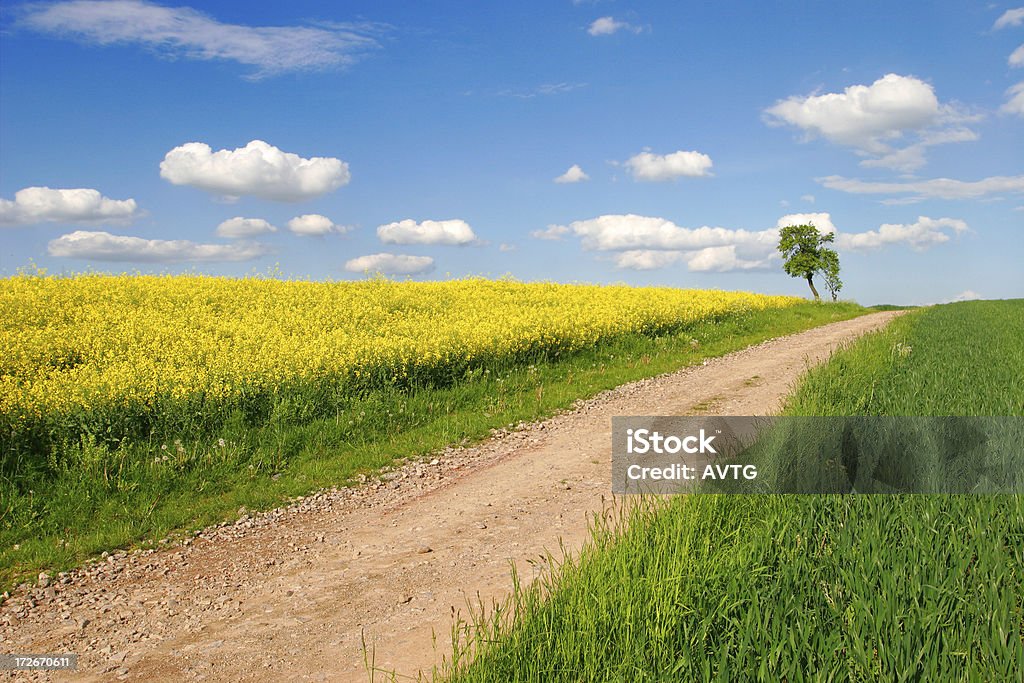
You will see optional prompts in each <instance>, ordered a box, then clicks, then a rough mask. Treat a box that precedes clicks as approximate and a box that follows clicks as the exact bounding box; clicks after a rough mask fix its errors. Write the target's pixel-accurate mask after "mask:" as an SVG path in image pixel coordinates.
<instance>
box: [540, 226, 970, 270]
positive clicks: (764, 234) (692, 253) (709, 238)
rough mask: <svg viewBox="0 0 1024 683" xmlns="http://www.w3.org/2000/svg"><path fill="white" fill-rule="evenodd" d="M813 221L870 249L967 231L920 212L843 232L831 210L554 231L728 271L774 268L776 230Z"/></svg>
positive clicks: (839, 241)
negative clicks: (734, 221) (744, 221)
mask: <svg viewBox="0 0 1024 683" xmlns="http://www.w3.org/2000/svg"><path fill="white" fill-rule="evenodd" d="M808 223H810V224H813V225H814V226H815V227H817V228H818V230H819V231H821V232H823V233H835V234H836V238H835V244H836V246H837V247H838V248H840V249H849V250H857V249H873V248H878V247H885V246H889V245H896V244H907V245H909V246H910V247H911V248H913V249H916V250H923V249H926V248H928V247H930V246H933V245H936V244H940V243H942V242H946V241H948V240H949V238H950V235H951V234H952V235H957V234H960V233H962V232H964V231H966V230H967V224H966V223H965V222H964V221H961V220H958V219H953V218H938V219H932V218H928V217H927V216H920V217H918V219H917V222H916V223H913V224H908V225H900V224H885V225H882V226H881V227H880V228H879V229H878V230H871V231H868V232H863V233H841V232H839V231H838V230H837V229H836V226H835V225H834V224H833V222H832V217H831V215H830V214H829V213H826V212H819V213H796V214H788V215H786V216H782V217H781V218H779V219H778V221H777V222H776V227H774V228H770V229H767V230H758V231H749V230H733V229H727V228H710V227H706V226H705V227H701V228H683V227H680V226H678V225H676V224H675V223H673V222H672V221H669V220H666V219H664V218H657V217H652V216H638V215H635V214H626V215H605V216H598V217H597V218H593V219H590V220H584V221H575V222H573V223H570V224H569V225H568V226H552V227H563V228H565V229H564V230H563V231H559V232H558V234H564V233H566V232H571V233H573V234H574V235H575V236H577V237H579V238H580V240H581V245H582V247H583V248H584V249H586V250H597V251H613V252H617V253H616V254H615V255H614V256H613V257H612V260H613V261H614V263H615V265H616V267H618V268H625V269H629V270H656V269H659V268H667V267H670V266H673V265H677V264H680V265H685V266H686V268H687V269H688V270H690V271H693V272H726V271H738V270H758V269H765V268H775V267H776V266H777V262H778V259H779V254H778V243H779V230H780V229H781V228H783V227H785V226H787V225H805V224H808Z"/></svg>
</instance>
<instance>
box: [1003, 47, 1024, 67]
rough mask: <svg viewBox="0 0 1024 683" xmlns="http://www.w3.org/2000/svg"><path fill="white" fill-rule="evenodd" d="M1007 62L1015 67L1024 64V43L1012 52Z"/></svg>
mask: <svg viewBox="0 0 1024 683" xmlns="http://www.w3.org/2000/svg"><path fill="white" fill-rule="evenodd" d="M1006 63H1007V64H1009V65H1010V66H1013V67H1018V66H1024V45H1021V46H1019V47H1018V48H1017V49H1016V50H1014V51H1013V52H1011V53H1010V56H1009V57H1007V59H1006Z"/></svg>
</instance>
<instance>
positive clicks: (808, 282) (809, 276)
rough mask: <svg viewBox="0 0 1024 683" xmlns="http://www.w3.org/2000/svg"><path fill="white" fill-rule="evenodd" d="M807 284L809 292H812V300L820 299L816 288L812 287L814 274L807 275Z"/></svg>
mask: <svg viewBox="0 0 1024 683" xmlns="http://www.w3.org/2000/svg"><path fill="white" fill-rule="evenodd" d="M807 285H808V286H809V287H810V288H811V292H812V293H813V294H814V300H815V301H821V297H820V296H818V290H816V289H815V288H814V276H813V275H808V276H807Z"/></svg>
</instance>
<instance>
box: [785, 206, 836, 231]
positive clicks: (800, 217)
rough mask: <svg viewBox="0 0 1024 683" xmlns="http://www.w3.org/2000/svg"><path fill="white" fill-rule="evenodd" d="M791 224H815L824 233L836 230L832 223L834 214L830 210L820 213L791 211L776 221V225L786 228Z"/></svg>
mask: <svg viewBox="0 0 1024 683" xmlns="http://www.w3.org/2000/svg"><path fill="white" fill-rule="evenodd" d="M789 225H813V226H814V227H816V228H817V229H818V232H820V233H822V234H826V235H827V234H828V233H830V232H835V231H836V226H834V225H832V215H831V214H830V213H828V212H820V213H791V214H788V215H786V216H783V217H782V218H780V219H779V220H778V222H777V223H776V227H778V228H785V227H786V226H789Z"/></svg>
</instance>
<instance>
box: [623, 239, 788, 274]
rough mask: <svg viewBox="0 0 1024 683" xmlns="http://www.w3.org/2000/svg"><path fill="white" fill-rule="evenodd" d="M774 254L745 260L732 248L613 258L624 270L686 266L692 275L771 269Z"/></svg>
mask: <svg viewBox="0 0 1024 683" xmlns="http://www.w3.org/2000/svg"><path fill="white" fill-rule="evenodd" d="M775 258H776V257H775V255H774V254H771V253H769V254H766V255H765V257H764V258H760V259H744V258H740V257H739V256H738V255H737V251H736V246H735V245H727V246H721V247H706V248H704V249H698V250H696V251H690V252H685V251H659V250H654V249H642V250H630V251H624V252H622V253H620V254H617V255H616V256H615V265H616V267H618V268H623V269H626V270H658V269H661V268H666V267H668V266H671V265H675V264H677V263H685V264H686V268H687V269H688V270H690V271H692V272H697V273H707V272H718V273H722V272H727V271H735V270H761V269H765V268H770V267H773V265H774V264H773V263H772V261H773V260H774V259H775Z"/></svg>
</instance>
